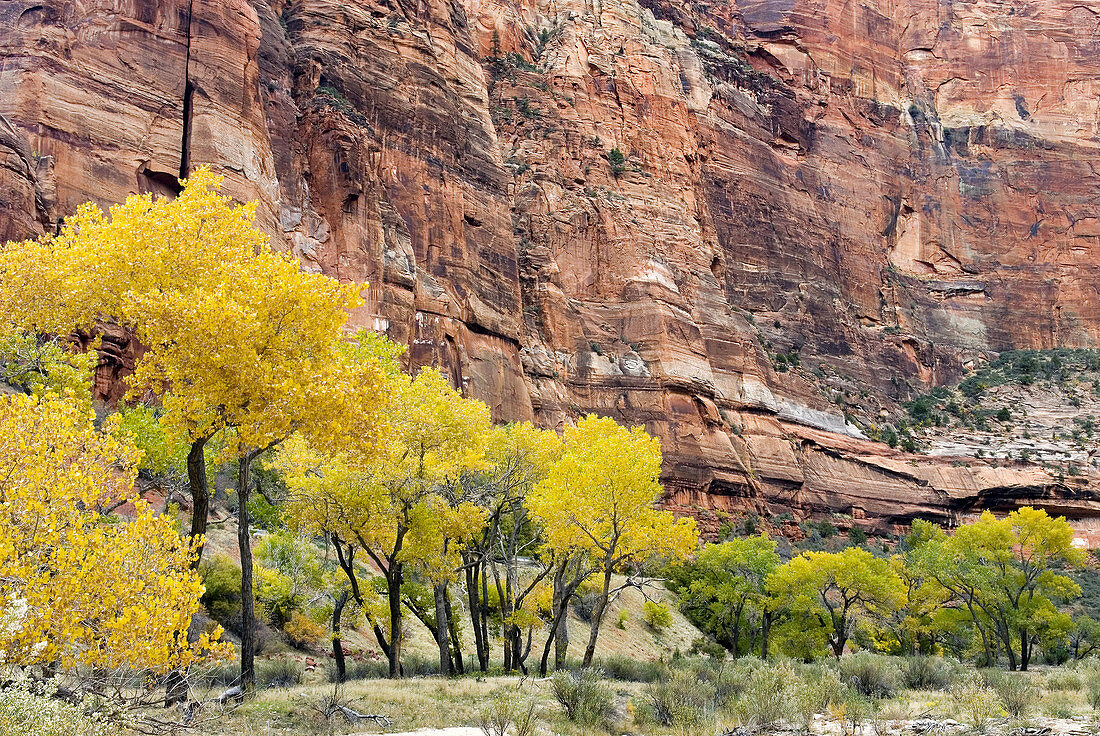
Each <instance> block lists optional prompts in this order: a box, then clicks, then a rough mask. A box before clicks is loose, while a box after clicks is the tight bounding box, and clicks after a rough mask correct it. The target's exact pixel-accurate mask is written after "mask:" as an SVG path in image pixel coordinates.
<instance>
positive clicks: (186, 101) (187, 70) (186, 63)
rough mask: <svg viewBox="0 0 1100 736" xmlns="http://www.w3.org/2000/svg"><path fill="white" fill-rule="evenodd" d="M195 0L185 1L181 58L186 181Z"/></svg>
mask: <svg viewBox="0 0 1100 736" xmlns="http://www.w3.org/2000/svg"><path fill="white" fill-rule="evenodd" d="M194 10H195V0H188V1H187V46H186V50H185V51H184V56H183V140H182V141H181V142H180V178H181V179H186V178H187V174H188V173H189V171H188V170H189V169H190V163H191V162H190V157H191V115H192V111H191V101H192V100H191V98H192V97H194V95H195V87H194V85H193V84H192V83H191V20H192V18H193V17H194V16H193V14H194Z"/></svg>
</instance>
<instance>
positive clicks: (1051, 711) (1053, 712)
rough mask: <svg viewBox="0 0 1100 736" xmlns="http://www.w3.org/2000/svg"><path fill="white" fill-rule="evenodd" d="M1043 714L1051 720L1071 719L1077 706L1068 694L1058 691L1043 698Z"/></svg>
mask: <svg viewBox="0 0 1100 736" xmlns="http://www.w3.org/2000/svg"><path fill="white" fill-rule="evenodd" d="M1043 712H1044V713H1045V714H1046V715H1048V716H1050V717H1051V718H1073V716H1075V715H1077V704H1076V702H1074V699H1073V698H1072V697H1071V696H1070V695H1069V694H1068V693H1066V692H1064V691H1061V690H1059V691H1056V692H1051V693H1047V694H1046V697H1044V698H1043Z"/></svg>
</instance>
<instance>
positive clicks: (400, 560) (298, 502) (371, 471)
mask: <svg viewBox="0 0 1100 736" xmlns="http://www.w3.org/2000/svg"><path fill="white" fill-rule="evenodd" d="M386 394H387V398H386V402H385V404H384V406H383V412H384V414H385V415H386V417H387V419H386V424H385V426H384V428H383V431H382V432H381V433H380V434H381V438H380V439H379V440H377V441H376V442H375V443H373V445H372V446H371V447H370V448H369V450H368V449H364V448H363V447H362V444H361V440H360V438H359V437H358V436H357V435H354V434H345V435H343V437H344V440H345V444H344V447H343V448H342V449H335V445H332V446H330V449H329V451H328V452H324V451H321V450H318V449H316V448H315V447H313V446H311V445H310V444H309V443H308V442H307V441H306V439H305V438H304V437H301V436H296V437H294V438H292V439H291V440H290V441H288V442H287V443H284V444H283V445H282V446H281V447H280V448H279V450H278V452H277V454H276V459H275V461H274V467H276V468H278V469H279V470H280V471H281V472H282V473H283V474H284V477H285V480H286V483H287V486H288V487H289V488H290V490H291V492H292V499H291V501H290V502H289V504H288V509H287V511H288V517H289V519H290V520H291V523H292V524H293V525H294V526H295V527H296V528H298V529H299V530H301V531H306V532H310V533H315V534H316V533H323V534H326V535H328V536H329V537H330V539H331V540H332V541H333V543H334V546H335V547H336V551H337V555H338V559H339V562H340V565H341V567H342V569H343V570H344V572H345V573H346V574H347V576H348V581H349V585H350V586H351V589H352V595H353V597H354V598H355V600H356V602H358V603H359V604H360V605H363V603H364V601H365V597H364V594H363V590H362V588H361V585H360V581H359V579H358V577H357V573H356V568H355V564H354V555H355V550H357V549H358V550H360V551H362V552H363V553H364V554H366V555H367V556H368V557H369V558H370V559H371V560H372V561H373V562H374V564H375V565H376V566H377V567H378V569H379V570H380V571H381V572H382V574H383V576H384V577H385V579H386V606H385V607H386V613H385V614H384V615H379V612H377V611H372V610H371V609H370V608H369V607H368V609H367V610H366V613H367V615H368V618H369V619H370V622H371V625H372V628H373V629H374V633H375V636H376V638H377V639H378V644H379V646H380V647H381V648H382V650H383V651H384V652H385V653H386V656H387V658H388V659H389V664H390V676H391V677H398V676H400V672H401V664H400V662H401V646H402V638H403V637H402V601H401V591H402V585H403V584H404V582H405V576H406V571H407V570H408V569H409V568H412V569H414V570H418V571H420V572H423V573H424V574H426V575H427V576H428V577H429V578H430V579H431V580H432V581H433V582H442V581H446V580H449V579H451V578H452V577H453V575H454V574H455V570H456V569H457V568H458V567H459V565H460V564H461V557H460V554H461V549H462V546H463V544H464V543H465V542H466V540H468V539H469V538H470V537H471V536H472V535H474V534H476V533H477V532H479V531H480V529H481V527H482V525H483V524H484V518H485V517H484V513H485V512H484V510H483V509H481V508H480V507H478V506H476V505H475V504H473V503H459V504H450V503H448V502H447V501H446V499H444V498H443V497H442V496H441V495H440V492H439V491H440V489H441V488H443V487H445V486H447V485H449V484H451V483H453V482H454V481H455V479H457V478H458V477H459V476H460V475H461V474H462V473H464V472H468V471H470V470H472V469H475V468H478V467H480V466H481V464H482V462H483V449H484V442H485V436H486V434H487V433H488V431H489V427H490V422H489V409H488V407H487V406H485V405H484V404H483V403H481V402H479V401H472V400H469V399H465V398H463V397H462V395H461V394H459V393H458V392H457V391H456V390H454V389H453V388H451V386H450V384H449V383H448V382H447V380H446V379H445V378H444V377H443V376H442V375H441V374H440V373H439V372H438V371H436V370H432V369H424V370H422V371H420V373H419V374H418V375H417V376H416V377H415V378H410V377H408V376H406V375H404V374H400V373H397V374H391V375H390V376H389V382H388V387H387V391H386ZM440 628H443V627H440Z"/></svg>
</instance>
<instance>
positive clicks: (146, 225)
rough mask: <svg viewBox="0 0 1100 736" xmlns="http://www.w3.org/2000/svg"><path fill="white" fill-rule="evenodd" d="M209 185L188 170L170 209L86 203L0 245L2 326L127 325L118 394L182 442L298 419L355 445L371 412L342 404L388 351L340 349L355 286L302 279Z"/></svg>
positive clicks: (364, 393)
mask: <svg viewBox="0 0 1100 736" xmlns="http://www.w3.org/2000/svg"><path fill="white" fill-rule="evenodd" d="M219 185H220V178H219V177H216V176H214V175H213V174H212V173H211V172H210V171H209V170H207V169H205V168H204V169H200V170H198V171H196V172H195V173H194V174H193V175H192V176H191V178H189V179H188V180H187V181H186V182H184V187H183V190H182V192H181V193H180V195H179V197H177V198H176V199H174V200H171V201H169V200H167V199H154V198H153V197H152V196H151V195H134V196H131V197H128V198H127V199H126V201H125V203H123V204H120V205H116V206H114V207H112V208H110V211H109V215H108V214H105V213H103V212H102V211H101V210H100V209H99V208H98V207H96V206H94V205H91V204H86V205H84V206H82V207H81V208H80V209H79V211H78V212H77V214H76V215H75V216H73V217H72V218H70V219H69V220H68V221H67V222H66V225H65V227H64V229H63V230H62V232H61V234H60V235H58V236H56V237H45V238H43V239H41V240H38V241H28V242H23V243H9V244H8V245H7V246H6V247H5V248H4V249H3V250H2V251H0V314H6V315H9V321H10V324H8V325H7V326H6V327H7V328H8V331H12V330H14V331H22V332H25V333H31V334H58V335H67V334H69V333H70V332H72V331H73V330H76V329H85V330H90V331H91V330H94V328H95V327H96V325H97V323H102V322H115V323H118V324H121V325H123V326H126V327H128V328H130V329H132V330H133V331H134V333H135V335H136V336H137V338H138V340H139V341H140V342H141V344H142V345H143V346H144V347H145V348H146V349H147V351H146V352H145V353H144V355H143V356H142V358H141V360H140V361H139V362H138V365H137V367H136V371H135V373H134V375H133V376H131V379H130V380H131V388H132V395H142V394H143V393H144V392H146V391H152V392H153V393H154V394H156V395H158V396H160V397H161V401H162V404H163V408H164V414H163V417H162V421H163V422H164V424H165V426H167V427H169V428H171V429H173V430H175V431H176V432H177V433H179V434H181V435H184V436H185V437H186V438H188V439H190V440H194V439H198V438H202V437H209V436H212V435H214V434H216V433H218V432H219V431H221V430H223V429H227V428H229V429H232V430H234V432H233V438H232V440H233V442H232V443H231V445H230V447H229V448H228V452H229V453H231V454H242V453H243V452H244V451H246V450H251V449H254V448H262V447H266V446H268V445H270V444H272V443H274V442H278V441H280V440H282V439H284V438H285V437H287V436H289V435H290V434H291V433H292V432H294V431H295V430H297V429H299V428H302V427H306V426H309V425H311V424H314V425H316V424H323V425H324V426H325V431H326V432H329V433H332V432H342V431H347V432H359V433H361V434H364V435H366V436H367V437H368V438H369V437H370V436H372V434H373V433H372V431H371V426H372V424H373V417H367V416H366V415H365V414H364V413H363V412H361V411H352V410H351V409H349V408H348V406H347V404H348V403H349V401H348V399H349V397H354V398H355V399H356V400H358V401H360V402H361V403H367V404H369V403H370V402H371V399H372V397H374V396H375V395H376V394H377V393H378V392H379V391H380V389H381V377H380V375H379V374H380V373H381V372H382V371H383V370H384V369H383V368H382V367H381V365H380V361H382V360H384V359H388V358H389V357H390V356H389V355H379V352H380V351H379V350H377V349H375V348H378V347H379V345H378V342H377V341H372V342H369V343H367V348H362V346H360V347H358V348H357V347H351V348H349V347H348V346H346V345H344V343H343V341H342V340H341V330H342V328H343V326H344V324H345V322H346V320H347V315H348V310H350V309H352V308H354V307H356V306H358V305H360V304H361V303H362V299H361V297H360V292H361V291H362V289H363V288H364V285H362V284H341V283H340V282H338V281H336V280H335V279H332V278H330V277H327V276H324V275H322V274H311V273H305V272H303V271H302V270H301V268H300V266H299V263H298V261H297V260H295V259H294V258H293V257H292V256H290V255H287V254H284V253H279V252H277V251H275V250H273V249H272V248H271V246H270V245H269V243H268V242H267V237H266V236H265V235H264V234H263V233H262V232H260V231H259V230H257V229H256V228H255V227H254V226H253V217H254V214H255V207H254V205H251V204H250V205H243V206H241V205H234V204H233V203H232V201H231V200H230V199H229V198H228V197H225V196H222V195H220V194H218V193H217V188H218V186H219ZM360 342H362V341H360ZM382 352H385V351H382ZM365 353H371V354H372V357H374V358H378V359H377V360H374V359H372V360H362V359H363V358H364V354H365ZM356 420H358V424H356Z"/></svg>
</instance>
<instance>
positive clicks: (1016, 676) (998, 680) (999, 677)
mask: <svg viewBox="0 0 1100 736" xmlns="http://www.w3.org/2000/svg"><path fill="white" fill-rule="evenodd" d="M985 680H986V682H987V683H989V686H990V687H992V688H993V689H994V690H995V691H996V692H997V698H998V699H999V700H1000V701H1001V705H1003V706H1004V709H1005V711H1007V712H1008V714H1009V715H1010V716H1012V717H1013V718H1023V717H1024V716H1026V715H1028V713H1030V712H1031V710H1032V709H1033V708H1034V707H1035V704H1036V703H1037V702H1038V701H1039V689H1038V688H1037V687H1035V685H1034V683H1033V682H1032V680H1031V676H1030V675H1028V674H1026V673H1023V672H1001V671H998V670H993V671H990V672H987V673H986V675H985Z"/></svg>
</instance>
